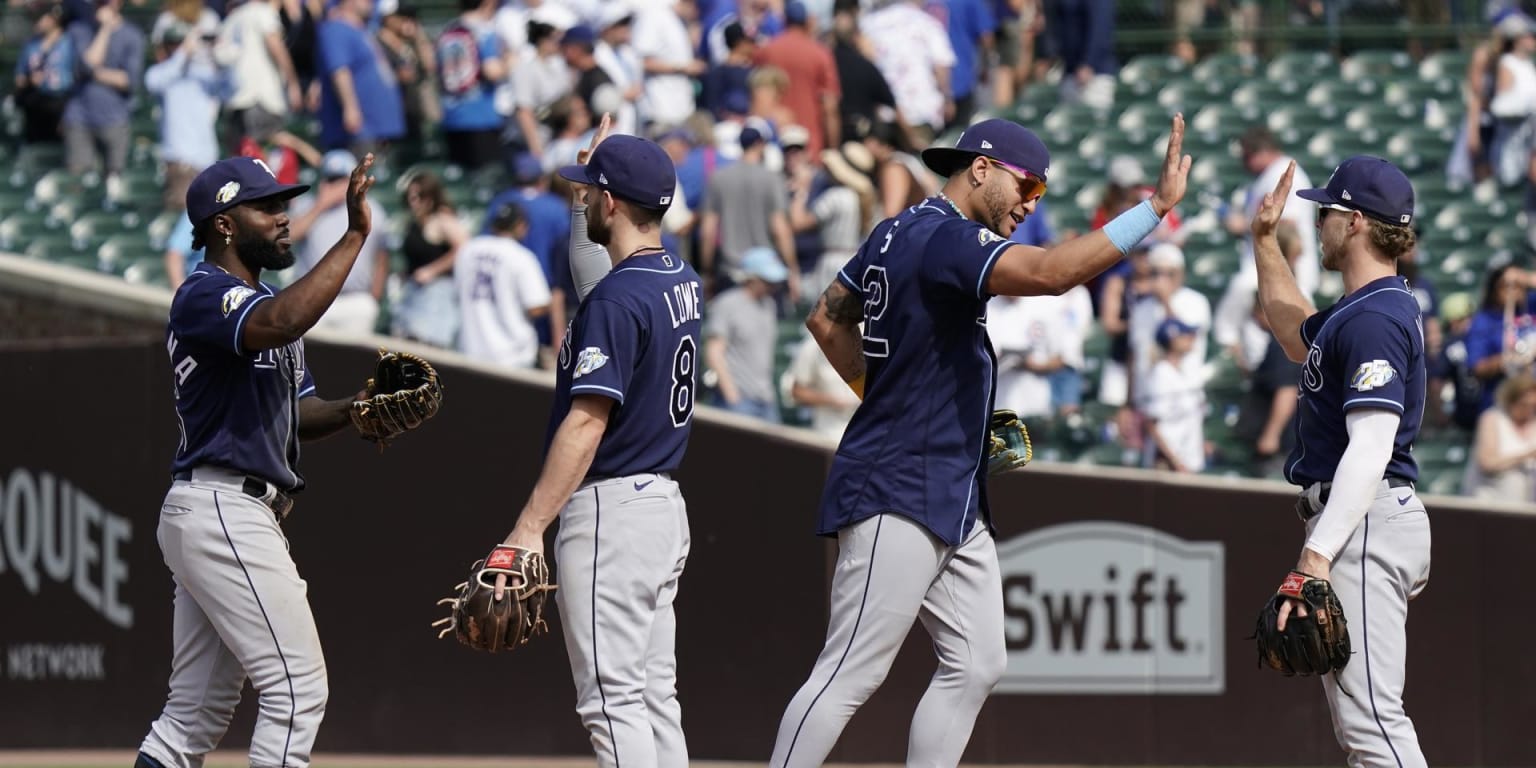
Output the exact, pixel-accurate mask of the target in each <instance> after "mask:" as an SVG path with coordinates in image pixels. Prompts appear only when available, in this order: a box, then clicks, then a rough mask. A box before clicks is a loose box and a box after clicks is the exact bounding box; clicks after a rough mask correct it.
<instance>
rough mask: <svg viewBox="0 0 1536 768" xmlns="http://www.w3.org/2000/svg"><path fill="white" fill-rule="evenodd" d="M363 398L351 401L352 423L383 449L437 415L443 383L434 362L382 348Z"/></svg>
mask: <svg viewBox="0 0 1536 768" xmlns="http://www.w3.org/2000/svg"><path fill="white" fill-rule="evenodd" d="M363 394H364V395H365V396H364V397H363V398H361V399H359V400H355V401H353V402H352V410H351V415H352V425H353V426H354V427H357V432H358V434H360V435H362V436H363V439H364V440H372V441H373V442H375V443H378V444H379V447H380V448H382V447H384V446H385V445H388V444H389V441H390V440H393V439H394V438H396V437H399V436H400V435H401V434H404V433H405V432H406V431H408V430H412V429H415V428H417V427H419V426H421V423H422V422H424V421H426V420H427V419H430V418H432V417H433V416H436V415H437V409H438V408H439V407H441V406H442V404H443V385H442V383H441V382H440V381H438V379H437V369H435V368H433V367H432V364H431V363H429V362H427V361H425V360H423V359H421V358H419V357H417V356H415V355H413V354H410V353H409V352H386V351H384V350H382V349H380V350H379V362H378V364H377V365H376V366H375V368H374V373H373V378H371V379H369V380H368V386H367V387H366V388H364V392H363Z"/></svg>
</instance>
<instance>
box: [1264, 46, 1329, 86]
mask: <svg viewBox="0 0 1536 768" xmlns="http://www.w3.org/2000/svg"><path fill="white" fill-rule="evenodd" d="M1338 71H1339V62H1338V61H1336V60H1335V59H1334V58H1333V56H1332V55H1330V54H1328V53H1327V52H1325V51H1286V52H1284V53H1280V54H1277V55H1276V56H1275V57H1274V58H1272V59H1270V60H1269V65H1268V66H1267V67H1265V69H1264V73H1265V76H1266V78H1267V79H1269V80H1270V81H1272V82H1278V81H1281V80H1315V79H1317V78H1319V77H1323V76H1329V75H1333V74H1335V73H1337V72H1338Z"/></svg>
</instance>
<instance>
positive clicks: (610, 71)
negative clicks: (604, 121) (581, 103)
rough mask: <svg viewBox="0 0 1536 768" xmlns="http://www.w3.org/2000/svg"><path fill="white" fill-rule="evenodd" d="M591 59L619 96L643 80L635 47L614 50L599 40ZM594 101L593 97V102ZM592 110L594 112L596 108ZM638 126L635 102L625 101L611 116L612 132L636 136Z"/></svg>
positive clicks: (628, 46)
mask: <svg viewBox="0 0 1536 768" xmlns="http://www.w3.org/2000/svg"><path fill="white" fill-rule="evenodd" d="M592 58H593V59H595V60H596V61H597V66H598V68H599V69H601V70H603V72H604V73H606V74H607V75H608V78H609V79H610V80H612V81H613V87H615V88H617V89H618V90H619V92H620V93H621V94H622V93H626V92H627V91H629V89H630V88H631V87H633V86H634V85H635V84H637V83H643V82H644V80H645V70H644V69H643V68H642V67H641V65H640V55H639V54H637V53H635V47H634V46H632V45H621V46H619V47H617V48H615V47H613V46H611V45H609V44H608V43H607V42H605V41H602V40H599V41H597V46H596V47H595V48H593V50H592ZM642 88H643V86H642ZM643 92H644V91H643V90H642V93H643ZM596 100H597V99H596V98H595V97H594V99H593V101H594V102H595V101H596ZM593 109H594V110H596V109H597V107H593ZM639 125H640V116H639V108H638V106H637V104H636V102H633V101H628V100H626V101H625V102H624V105H623V106H622V107H620V108H619V110H618V113H617V114H615V115H614V116H613V132H614V133H627V134H636V133H639V130H638V128H639Z"/></svg>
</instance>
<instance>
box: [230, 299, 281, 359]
mask: <svg viewBox="0 0 1536 768" xmlns="http://www.w3.org/2000/svg"><path fill="white" fill-rule="evenodd" d="M270 298H272V295H271V294H257V295H255V296H252V297H251V303H250V304H247V305H246V306H245V311H244V312H241V313H240V319H239V320H237V321H236V322H235V354H237V355H243V354H245V347H244V346H243V345H242V344H241V343H240V337H241V335H242V334H244V332H245V320H246V318H248V317H250V316H251V310H253V309H255V308H256V305H257V304H260V303H261V302H263V301H266V300H267V299H270Z"/></svg>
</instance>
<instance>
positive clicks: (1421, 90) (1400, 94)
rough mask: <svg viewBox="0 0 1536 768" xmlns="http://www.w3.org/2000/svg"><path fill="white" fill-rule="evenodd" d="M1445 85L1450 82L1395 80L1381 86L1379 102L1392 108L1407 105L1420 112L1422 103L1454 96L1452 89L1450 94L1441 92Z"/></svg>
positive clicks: (1422, 106)
mask: <svg viewBox="0 0 1536 768" xmlns="http://www.w3.org/2000/svg"><path fill="white" fill-rule="evenodd" d="M1447 83H1450V81H1448V80H1412V79H1409V78H1397V79H1394V80H1391V81H1389V82H1388V83H1387V84H1386V85H1384V86H1382V89H1381V100H1382V101H1384V102H1386V103H1387V104H1392V105H1394V106H1396V105H1398V104H1408V105H1411V106H1413V107H1414V108H1415V109H1417V110H1422V109H1423V108H1424V103H1425V102H1427V101H1429V100H1431V99H1443V98H1446V97H1447V96H1455V95H1456V94H1455V92H1454V89H1453V91H1452V92H1450V93H1447V92H1446V91H1445V90H1443V88H1442V85H1443V84H1447Z"/></svg>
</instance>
